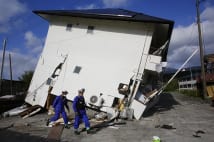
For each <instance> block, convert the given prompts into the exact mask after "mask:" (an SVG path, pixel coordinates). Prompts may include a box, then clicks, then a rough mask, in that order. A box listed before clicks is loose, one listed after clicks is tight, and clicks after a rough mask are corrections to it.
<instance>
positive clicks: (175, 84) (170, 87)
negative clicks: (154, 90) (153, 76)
mask: <svg viewBox="0 0 214 142" xmlns="http://www.w3.org/2000/svg"><path fill="white" fill-rule="evenodd" d="M178 87H179V86H178V80H177V79H176V78H175V79H173V80H172V81H171V82H170V83H169V84H168V85H167V86H166V88H165V89H164V91H176V90H177V89H178Z"/></svg>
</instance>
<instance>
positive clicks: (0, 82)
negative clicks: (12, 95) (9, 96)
mask: <svg viewBox="0 0 214 142" xmlns="http://www.w3.org/2000/svg"><path fill="white" fill-rule="evenodd" d="M6 41H7V40H6V39H4V42H3V56H2V65H1V76H0V94H2V77H3V68H4V57H5V48H6V43H7V42H6Z"/></svg>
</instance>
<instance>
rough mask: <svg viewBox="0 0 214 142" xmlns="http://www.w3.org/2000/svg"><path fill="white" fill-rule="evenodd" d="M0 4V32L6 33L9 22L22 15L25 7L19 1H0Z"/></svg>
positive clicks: (8, 28)
mask: <svg viewBox="0 0 214 142" xmlns="http://www.w3.org/2000/svg"><path fill="white" fill-rule="evenodd" d="M0 3H1V5H0V13H1V16H0V32H4V33H6V32H8V31H9V30H10V24H11V23H10V22H13V21H16V20H14V19H12V18H14V17H15V16H17V15H19V14H22V13H24V12H25V11H26V10H27V7H26V5H24V4H23V3H21V2H19V0H9V1H8V0H0ZM12 20H13V21H12Z"/></svg>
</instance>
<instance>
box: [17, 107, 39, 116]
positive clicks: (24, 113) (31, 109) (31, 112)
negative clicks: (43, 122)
mask: <svg viewBox="0 0 214 142" xmlns="http://www.w3.org/2000/svg"><path fill="white" fill-rule="evenodd" d="M40 110H41V107H40V106H39V105H35V106H31V107H29V108H27V109H26V110H25V111H22V112H21V113H20V116H21V117H22V118H23V119H25V118H27V117H30V116H32V115H34V114H36V113H38V112H39V111H40Z"/></svg>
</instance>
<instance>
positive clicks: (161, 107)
mask: <svg viewBox="0 0 214 142" xmlns="http://www.w3.org/2000/svg"><path fill="white" fill-rule="evenodd" d="M174 105H180V103H179V102H177V101H176V100H175V99H174V97H173V95H172V94H170V93H162V94H161V95H160V96H159V100H158V102H157V103H156V104H155V105H154V106H153V107H152V108H150V109H149V110H147V111H145V112H144V114H143V117H149V116H152V115H153V114H154V113H156V112H163V111H168V110H170V109H174Z"/></svg>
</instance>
